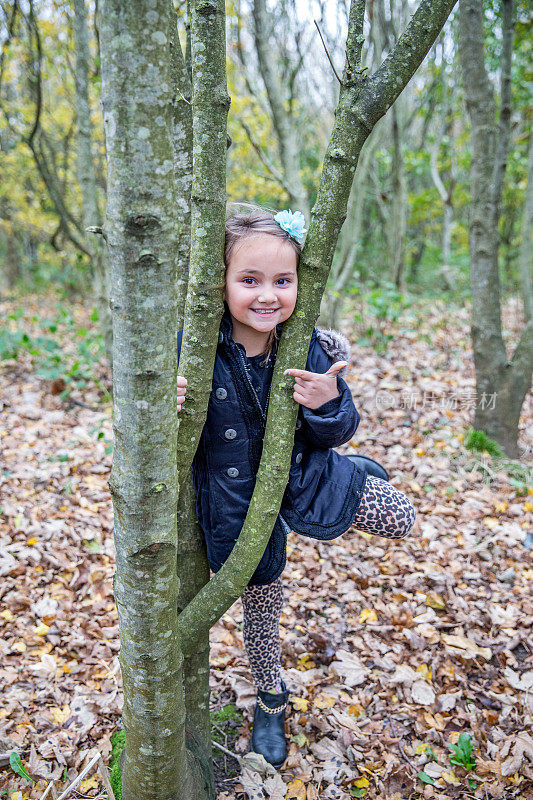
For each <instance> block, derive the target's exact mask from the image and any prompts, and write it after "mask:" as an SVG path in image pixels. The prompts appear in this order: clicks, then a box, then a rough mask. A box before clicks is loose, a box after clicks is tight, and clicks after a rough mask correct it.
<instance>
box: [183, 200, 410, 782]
mask: <svg viewBox="0 0 533 800" xmlns="http://www.w3.org/2000/svg"><path fill="white" fill-rule="evenodd" d="M303 234H304V231H303V216H302V215H301V214H300V213H299V212H296V214H292V213H291V212H290V211H282V212H280V213H278V214H276V215H275V216H274V215H272V214H271V213H270V212H267V211H262V210H254V211H252V212H250V213H246V214H237V215H234V216H232V217H230V218H229V219H228V220H227V222H226V245H225V258H224V260H225V264H226V283H225V291H224V295H223V297H224V302H225V311H224V316H223V318H222V322H221V325H220V332H219V339H218V341H219V344H218V348H217V355H216V359H215V366H214V372H213V388H212V392H211V397H210V400H209V407H208V413H207V421H206V424H205V426H204V430H203V432H202V436H201V439H200V443H199V446H198V450H197V452H196V455H195V458H194V462H193V465H192V477H193V484H194V489H195V492H196V506H197V512H198V519H199V522H200V525H201V527H202V529H203V531H204V535H205V541H206V548H207V556H208V559H209V564H210V567H211V569H212V570H213V571H214V572H216V571H217V570H219V569H220V567H221V566H222V564H223V563H224V562H225V560H226V559H227V557H228V555H229V554H230V552H231V550H232V548H233V545H234V544H235V541H236V539H237V537H238V535H239V533H240V530H241V528H242V525H243V522H244V518H245V516H246V512H247V510H248V504H249V501H250V498H251V496H252V492H253V488H254V483H255V476H256V473H257V469H258V466H259V461H260V458H261V450H262V445H263V435H264V430H265V422H266V415H267V409H268V400H269V394H270V384H271V381H272V371H273V368H274V363H275V360H276V350H277V342H278V337H279V335H280V333H281V330H282V327H283V323H284V322H285V321H286V320H287V319H288V318H289V317H290V316H291V314H292V312H293V310H294V306H295V303H296V296H297V290H298V272H297V270H298V261H299V257H300V253H301V246H302V241H303ZM180 349H181V333H180V334H178V350H180ZM349 359H350V345H349V342H348V340H347V339H346V338H345V337H344V336H343V335H342V334H340V333H337V332H336V331H331V330H330V331H321V330H318V329H316V328H315V329H314V331H313V334H312V337H311V343H310V346H309V354H308V358H307V364H306V369H305V370H296V369H291V370H288V373H289V374H290V375H292V376H293V377H294V394H293V397H294V400H295V401H296V402H297V403H299V406H300V407H299V411H298V419H297V423H296V432H295V437H294V449H293V453H292V459H291V467H290V472H289V481H288V484H287V489H286V491H285V495H284V498H283V503H282V506H281V511H280V515H279V516H278V518H277V520H276V524H275V526H274V530H273V532H272V535H271V537H270V540H269V542H268V545H267V547H266V550H265V553H264V555H263V557H262V559H261V561H260V563H259V565H258V567H257V569H256V571H255V572H254V574H253V576H252V578H251V580H250V582H249V584H248V586H247V588H246V589H245V590H244V593H243V595H242V604H243V611H244V621H243V635H244V644H245V647H246V652H247V655H248V659H249V662H250V668H251V672H252V677H253V680H254V683H255V685H256V687H257V690H258V695H257V705H256V708H255V713H254V724H253V732H252V742H251V745H252V750H254V751H255V752H258V753H262V754H263V755H264V757H265V759H266V760H267V761H269V762H270V763H271V764H273V765H274V766H275V767H279V766H281V764H282V763H283V761H284V760H285V757H286V755H287V748H286V742H285V707H286V705H287V700H288V691H287V688H286V686H285V683H284V681H283V679H282V675H281V647H280V639H279V620H280V615H281V610H282V607H283V584H282V579H281V573H282V571H283V568H284V566H285V561H286V538H287V532H288V531H290V530H293V531H296V532H298V533H301V534H303V535H305V536H311V537H313V538H316V539H333V538H335V537H337V536H340V535H341V534H342V533H344V532H345V531H347V530H348V529H349V528H350V527H351V525H352V524H353V525H355V526H356V527H357V528H358V529H359V530H364V531H367V532H369V533H373V534H377V535H380V536H387V537H390V538H400V537H402V536H405V535H406V534H407V533H408V532H409V530H410V529H411V528H412V526H413V523H414V520H415V510H414V508H413V506H412V504H411V503H410V502H409V500H408V499H407V497H406V496H405V495H404V494H402V493H401V492H399V491H398V490H397V489H395V488H394V487H393V486H391V485H390V484H389V483H388V476H387V473H386V472H385V470H384V469H383V468H382V467H381V466H380V465H379V464H376V462H374V461H372V459H367V458H365V457H364V456H342V455H340V454H339V453H337V452H336V451H335V450H332V449H331V448H332V447H337V446H339V445H341V444H344V443H345V442H347V441H349V439H350V438H351V437H352V436H353V434H354V433H355V430H356V428H357V425H358V424H359V414H358V412H357V410H356V408H355V406H354V403H353V400H352V396H351V393H350V390H349V388H348V385H347V384H346V382H345V381H344V380H343V378H342V377H341V374H342V373H343V372H344V371H345V369H346V365H347V363H348V362H349ZM185 393H186V381H185V379H184V378H182V377H178V411H179V410H180V409H181V406H182V404H183V402H184V401H185Z"/></svg>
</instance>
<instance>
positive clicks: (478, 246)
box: [459, 0, 533, 458]
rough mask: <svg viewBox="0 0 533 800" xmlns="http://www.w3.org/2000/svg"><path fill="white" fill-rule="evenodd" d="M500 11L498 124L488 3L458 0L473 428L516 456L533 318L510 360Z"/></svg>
mask: <svg viewBox="0 0 533 800" xmlns="http://www.w3.org/2000/svg"><path fill="white" fill-rule="evenodd" d="M501 9H502V33H503V37H502V51H501V60H500V82H501V91H500V96H501V101H500V115H499V120H497V117H496V104H495V100H494V90H493V88H492V85H491V82H490V79H489V76H488V74H487V68H486V65H485V53H484V40H483V3H482V0H460V5H459V55H460V58H461V65H462V70H463V84H464V91H465V97H466V107H467V111H468V114H469V116H470V120H471V128H472V133H471V148H472V161H471V164H472V166H471V195H472V199H471V206H470V284H471V294H472V327H471V332H472V343H473V349H474V363H475V369H476V388H477V395H478V402H477V405H476V412H475V417H474V427H475V428H476V429H477V430H482V431H485V432H486V433H487V434H488V435H489V436H491V437H492V438H493V439H495V440H496V441H497V442H498V443H499V444H500V445H501V446H502V447H503V449H504V451H505V453H506V454H507V455H508V456H510V457H511V458H517V457H518V455H519V452H518V422H519V419H520V411H521V409H522V405H523V402H524V398H525V396H526V393H527V391H528V390H529V387H530V386H531V376H532V373H533V320H532V319H531V318H530V319H529V321H527V322H526V325H525V327H524V329H523V331H522V335H521V337H520V341H519V342H518V344H517V345H516V347H515V350H514V352H513V354H512V356H511V358H510V359H508V358H507V353H506V350H505V343H504V341H503V337H502V324H501V303H500V277H499V271H498V251H499V233H498V226H499V221H500V214H501V201H502V190H503V183H504V178H505V170H506V165H507V157H508V151H509V138H510V119H511V61H512V52H513V31H514V4H513V0H502V4H501ZM525 288H526V291H528V288H527V286H526V287H525ZM528 302H530V300H529V301H528V300H526V301H525V303H524V305H525V306H526V307H527V303H528Z"/></svg>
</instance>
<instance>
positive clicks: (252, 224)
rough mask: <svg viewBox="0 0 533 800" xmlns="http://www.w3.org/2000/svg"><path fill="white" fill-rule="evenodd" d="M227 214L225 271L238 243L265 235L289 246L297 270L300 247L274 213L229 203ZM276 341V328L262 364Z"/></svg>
mask: <svg viewBox="0 0 533 800" xmlns="http://www.w3.org/2000/svg"><path fill="white" fill-rule="evenodd" d="M237 207H244V208H245V209H247V210H245V211H241V212H238V211H236V210H235V209H236V208H237ZM228 212H229V216H227V217H226V239H225V245H224V263H225V265H226V269H227V268H228V264H229V262H230V260H231V257H232V255H233V253H234V252H235V248H236V247H237V246H238V245H239V244H240V243H242V242H243V241H244V240H245V239H250V238H252V237H253V236H260V235H262V234H265V233H266V234H269V235H270V236H276V237H277V238H278V239H284V240H285V241H286V242H287V243H288V244H290V245H291V247H292V248H293V250H294V252H295V253H296V267H297V268H298V263H299V261H300V255H301V253H302V245H301V244H300V243H299V242H297V241H296V239H293V238H292V236H290V235H289V234H288V233H287V231H285V230H283V228H281V227H280V226H279V225H278V223H277V222H276V220H275V219H274V212H272V211H268V210H266V209H262V208H259V207H258V206H253V205H251V204H249V203H231V204H229V205H228V207H227V212H226V213H228ZM276 340H277V335H276V328H273V330H272V331H271V332H270V335H269V337H268V342H267V350H266V358H265V360H264V362H263V364H265V363H266V362H267V361H268V360H269V358H270V354H271V352H272V348H273V346H274V341H276Z"/></svg>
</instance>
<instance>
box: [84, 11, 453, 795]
mask: <svg viewBox="0 0 533 800" xmlns="http://www.w3.org/2000/svg"><path fill="white" fill-rule="evenodd" d="M190 5H191V65H192V142H193V147H192V153H193V176H192V190H191V199H190V209H191V217H190V219H191V223H190V224H191V249H190V262H189V271H188V290H187V298H186V303H185V311H184V341H183V347H182V354H181V359H180V373H182V374H184V375H185V377H186V378H187V379H188V381H189V385H188V398H187V403H186V404H185V406H184V408H183V411H182V413H181V415H180V417H181V419H180V428H179V435H178V432H177V415H176V358H175V352H176V351H175V347H176V332H177V320H178V315H179V313H180V309H179V303H178V290H177V278H178V275H177V269H176V265H177V264H178V263H180V261H179V259H180V256H179V241H178V239H179V236H180V235H183V234H184V229H185V228H186V226H187V214H186V213H185V214H184V216H182V218H181V224H182V230H181V234H180V231H179V230H178V226H177V224H176V218H177V215H176V207H177V201H178V199H179V198H178V197H177V189H176V187H177V185H181V186H182V188H181V189H180V191H182V192H185V193H187V188H186V181H185V180H184V181H182V183H181V184H179V176H180V175H181V177H182V178H183V174H182V173H180V169H179V164H180V163H182V162H180V152H181V149H183V148H184V149H185V150H187V147H188V145H187V141H189V142H190V139H187V137H182V136H181V133H180V132H179V124H177V123H176V119H177V116H179V114H178V109H177V106H176V103H177V102H178V101H177V98H178V97H179V96H180V95H184V84H183V83H182V85H181V87H179V83H180V80H184V78H179V77H178V76H179V75H182V76H183V75H184V74H186V73H187V72H188V70H187V69H185V70H182V61H181V60H180V57H181V54H180V53H178V51H177V47H178V40H177V37H176V35H175V34H176V31H175V27H176V18H175V14H174V11H173V9H172V6H171V4H170V2H167V0H135V2H133V1H132V0H131V1H130V2H129V3H127V4H123V3H122V2H119V0H105V2H104V6H103V10H102V16H101V20H102V24H101V30H100V34H101V51H102V97H103V109H104V122H105V131H106V143H107V159H108V205H107V214H106V222H105V227H104V233H105V236H106V241H107V245H108V248H109V254H110V261H111V264H112V292H111V296H112V311H113V335H114V366H115V369H114V402H115V408H114V428H115V457H114V465H113V472H112V478H111V489H112V494H113V501H114V509H115V545H116V555H117V572H116V575H115V579H114V587H115V597H116V602H117V606H118V611H119V623H120V641H121V653H120V662H121V667H122V674H123V682H124V715H123V717H124V727H125V731H126V749H125V751H124V753H125V755H124V758H123V760H122V765H121V766H122V790H123V798H124V800H141V799H142V800H155V798H157V799H158V800H186V798H187V800H189V798H191V797H194V798H195V800H211V798H212V797H213V795H214V788H213V782H212V770H211V765H210V741H209V737H210V732H209V718H208V713H207V712H208V699H209V687H208V676H209V671H208V635H209V629H210V627H211V626H212V625H213V624H214V623H215V622H216V621H217V620H218V619H219V617H220V616H221V615H222V614H223V613H224V611H225V610H227V608H229V606H230V605H231V603H232V602H233V601H234V600H236V599H237V598H238V597H239V596H240V594H241V593H242V591H243V589H244V588H245V586H246V584H247V583H248V581H249V579H250V577H251V575H252V574H253V572H254V570H255V568H256V566H257V564H258V563H259V561H260V559H261V556H262V554H263V552H264V550H265V547H266V544H267V541H268V538H269V537H270V535H271V532H272V529H273V526H274V522H275V520H276V517H277V514H278V511H279V507H280V504H281V500H282V496H283V493H284V490H285V486H286V483H287V478H288V472H289V466H290V456H291V451H292V447H293V441H294V426H295V422H296V414H297V405H296V404H295V403H294V401H293V399H292V388H291V385H290V384H291V381H290V380H289V379H288V378H287V377H286V376H284V375H283V372H284V370H285V369H286V368H288V367H296V368H298V367H302V368H303V367H304V365H305V361H306V357H307V350H308V343H309V339H310V336H311V332H312V328H313V325H314V323H315V321H316V318H317V315H318V311H319V306H320V299H321V297H322V293H323V290H324V286H325V282H326V279H327V276H328V272H329V269H330V266H331V261H332V258H333V253H334V250H335V245H336V242H337V238H338V235H339V230H340V227H341V225H342V222H343V220H344V218H345V215H346V208H347V203H348V197H349V194H350V188H351V184H352V181H353V174H354V171H355V168H356V165H357V160H358V157H359V153H360V151H361V147H362V145H363V143H364V142H365V140H366V138H367V137H368V135H369V134H370V132H371V131H372V129H373V127H374V125H375V124H376V122H377V121H378V120H379V119H380V118H381V117H382V116H383V114H384V113H385V112H386V111H387V109H388V108H389V107H390V106H391V105H392V103H393V102H394V101H395V99H396V97H397V96H398V95H399V93H400V92H401V90H402V89H403V87H404V86H405V85H406V84H407V82H408V81H409V80H410V78H411V76H412V75H413V73H414V71H415V70H416V68H417V67H418V66H419V64H420V63H421V61H422V60H423V58H424V56H425V55H426V53H427V52H428V50H429V47H430V46H431V44H432V43H433V41H434V39H435V37H436V36H437V35H438V33H439V31H440V30H441V28H442V26H443V24H444V22H445V20H446V18H447V16H448V14H449V12H450V10H451V8H452V7H453V5H454V0H425V1H424V0H423V2H421V3H420V5H419V8H418V11H417V12H416V14H415V15H414V17H413V18H412V20H411V22H410V23H409V25H408V27H407V29H406V31H405V33H404V34H403V36H402V37H401V38H400V39H399V41H398V43H397V45H396V47H395V49H394V51H393V52H391V53H390V55H389V56H388V57H387V58H386V59H385V61H384V62H383V64H382V65H381V66H380V67H379V68H378V70H377V71H376V72H375V74H374V75H372V76H370V77H366V76H364V74H363V73H362V72H361V71H360V69H359V64H360V57H361V45H362V41H363V17H364V11H365V3H364V2H362V1H361V0H358V1H357V2H352V7H351V11H350V20H349V31H348V40H347V44H346V54H347V62H346V67H345V69H344V73H343V83H342V87H341V91H340V98H339V105H338V108H337V113H336V120H335V125H334V128H333V132H332V136H331V141H330V144H329V146H328V150H327V153H326V156H325V160H324V168H323V173H322V178H321V183H320V189H319V194H318V198H317V202H316V204H315V207H314V209H313V213H312V216H311V223H310V229H309V233H308V238H307V242H306V245H305V248H304V252H303V254H302V259H301V265H300V271H299V281H300V288H299V297H298V302H297V306H296V309H295V313H294V314H293V315H292V317H291V319H290V320H289V321H288V323H287V325H286V327H285V330H284V334H283V336H282V339H281V342H280V347H279V353H278V358H277V361H276V367H275V372H274V377H273V383H272V391H271V400H270V408H269V413H268V420H267V426H266V433H265V440H264V448H263V457H262V459H261V464H260V467H259V471H258V475H257V480H256V486H255V491H254V494H253V497H252V500H251V502H250V507H249V511H248V514H247V517H246V520H245V522H244V526H243V530H242V531H241V534H240V536H239V539H238V541H237V543H236V545H235V547H234V549H233V551H232V553H231V556H230V558H229V559H228V561H227V562H226V563H225V564H224V566H223V567H222V569H221V570H220V571H219V572H218V573H217V574H216V576H215V577H214V578H213V579H211V580H210V581H209V580H208V577H209V573H208V569H207V564H206V560H205V553H204V549H203V544H202V538H201V534H200V531H199V529H198V527H197V524H196V521H195V518H194V498H193V494H192V491H191V486H190V477H189V470H190V463H191V460H192V457H193V455H194V452H195V449H196V446H197V443H198V439H199V437H200V434H201V431H202V427H203V424H204V422H205V416H206V412H207V404H208V399H209V393H210V390H211V380H212V377H211V376H212V369H213V364H214V358H215V352H216V345H217V334H218V326H219V322H220V318H221V314H222V310H223V305H222V292H221V284H222V279H223V273H224V266H223V257H222V256H223V242H224V225H223V221H224V207H225V185H224V179H225V150H226V115H227V110H228V97H227V90H226V81H225V37H224V4H223V2H222V0H191V4H190ZM147 26H149V28H150V32H151V33H150V36H149V37H147V36H146V29H147ZM173 48H174V49H173ZM178 88H180V92H178V91H177V89H178ZM183 163H185V162H183ZM184 170H185V172H186V167H185V168H184ZM184 186H185V188H183V187H184ZM185 233H186V231H185ZM182 268H183V267H182ZM182 279H183V275H182ZM178 493H179V499H178V496H177V495H178ZM176 518H178V524H177V525H176Z"/></svg>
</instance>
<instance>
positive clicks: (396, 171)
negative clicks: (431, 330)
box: [389, 100, 407, 291]
mask: <svg viewBox="0 0 533 800" xmlns="http://www.w3.org/2000/svg"><path fill="white" fill-rule="evenodd" d="M400 102H401V100H400ZM398 116H399V110H398V104H395V105H394V106H393V107H392V144H393V150H392V192H391V194H392V198H391V217H390V221H391V231H390V235H389V241H390V244H391V249H390V253H389V258H390V261H389V264H390V274H391V280H392V282H393V283H394V285H395V286H396V288H397V289H398V291H402V289H403V282H404V260H405V228H406V223H407V187H406V182H405V170H404V163H403V152H402V142H401V137H400V124H399V119H398Z"/></svg>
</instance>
